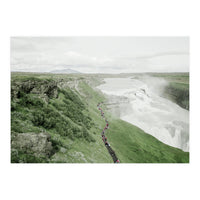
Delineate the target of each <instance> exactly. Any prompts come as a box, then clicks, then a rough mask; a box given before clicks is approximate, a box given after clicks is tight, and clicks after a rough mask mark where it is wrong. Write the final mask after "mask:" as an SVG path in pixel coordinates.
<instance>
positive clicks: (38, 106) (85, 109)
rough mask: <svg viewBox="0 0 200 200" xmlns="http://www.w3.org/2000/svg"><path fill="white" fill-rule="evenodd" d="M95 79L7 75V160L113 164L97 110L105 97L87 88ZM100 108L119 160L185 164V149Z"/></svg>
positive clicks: (81, 76) (69, 76)
mask: <svg viewBox="0 0 200 200" xmlns="http://www.w3.org/2000/svg"><path fill="white" fill-rule="evenodd" d="M99 83H100V79H98V78H97V77H96V76H95V75H90V76H89V75H50V74H31V73H30V74H29V73H28V74H25V73H12V76H11V162H12V163H18V162H22V163H37V162H39V163H41V162H44V163H113V161H112V158H111V157H110V155H109V153H108V151H107V149H106V148H105V145H104V144H103V142H102V139H101V134H100V133H101V131H102V129H103V128H104V126H105V121H104V120H103V119H102V118H101V115H100V113H99V111H98V109H97V103H98V102H101V101H106V99H105V97H104V96H103V95H102V94H101V93H100V92H99V91H97V90H95V89H93V88H92V87H91V86H90V85H91V84H92V85H98V84H99ZM103 109H104V111H105V114H106V116H107V119H108V121H109V127H110V128H109V129H108V131H107V132H106V135H107V137H108V141H109V143H110V144H111V146H112V148H113V149H114V151H115V152H116V154H117V156H118V158H119V159H120V161H121V163H147V162H148V163H174V162H189V153H187V152H183V151H182V150H179V149H176V148H173V147H170V146H168V145H165V144H163V143H162V142H160V141H158V140H157V139H156V138H154V137H153V136H150V135H149V134H146V133H145V132H143V131H142V130H141V129H139V128H137V127H135V126H133V125H131V124H129V123H126V122H124V121H122V120H119V119H115V118H114V117H112V116H111V114H109V113H108V112H107V109H106V106H104V105H103Z"/></svg>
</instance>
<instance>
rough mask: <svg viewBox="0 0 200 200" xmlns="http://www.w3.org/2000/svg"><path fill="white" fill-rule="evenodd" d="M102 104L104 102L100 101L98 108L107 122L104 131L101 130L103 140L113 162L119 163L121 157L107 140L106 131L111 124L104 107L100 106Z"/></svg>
mask: <svg viewBox="0 0 200 200" xmlns="http://www.w3.org/2000/svg"><path fill="white" fill-rule="evenodd" d="M101 104H102V103H98V104H97V108H98V110H99V111H100V112H101V116H102V118H103V119H104V120H105V122H106V126H105V127H104V129H103V131H102V132H101V136H102V140H103V142H104V144H105V146H106V148H107V150H108V152H109V154H110V156H111V157H112V159H113V162H114V163H119V159H118V158H117V156H116V154H115V152H114V150H113V149H112V148H111V146H110V144H109V143H108V141H107V137H106V136H105V132H106V130H107V129H108V128H109V124H108V120H107V119H106V118H105V116H104V112H103V110H102V108H101V107H100V106H101Z"/></svg>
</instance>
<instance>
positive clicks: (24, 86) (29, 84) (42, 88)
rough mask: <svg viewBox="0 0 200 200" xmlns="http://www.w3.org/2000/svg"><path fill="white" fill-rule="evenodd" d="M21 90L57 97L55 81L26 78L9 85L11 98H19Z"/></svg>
mask: <svg viewBox="0 0 200 200" xmlns="http://www.w3.org/2000/svg"><path fill="white" fill-rule="evenodd" d="M21 92H24V93H26V94H29V93H32V94H38V95H40V96H46V97H48V98H57V97H58V86H57V83H56V82H55V81H48V80H27V81H19V82H17V81H16V82H14V83H12V85H11V96H12V98H20V94H21Z"/></svg>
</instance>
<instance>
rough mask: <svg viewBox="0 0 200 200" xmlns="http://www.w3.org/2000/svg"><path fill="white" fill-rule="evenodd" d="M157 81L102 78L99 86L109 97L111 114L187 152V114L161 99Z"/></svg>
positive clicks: (185, 111)
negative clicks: (102, 81) (102, 82)
mask: <svg viewBox="0 0 200 200" xmlns="http://www.w3.org/2000/svg"><path fill="white" fill-rule="evenodd" d="M164 84H165V81H164V80H161V79H158V78H152V77H151V78H146V79H138V78H105V79H104V84H102V85H100V86H98V87H97V88H98V89H100V90H101V91H102V92H103V93H104V94H107V95H108V97H109V103H108V105H110V108H111V111H112V112H113V113H115V114H117V115H118V116H119V117H120V119H122V120H124V121H127V122H129V123H131V124H133V125H135V126H137V127H139V128H141V129H142V130H144V131H145V132H146V133H148V134H151V135H153V136H154V137H156V138H157V139H158V140H160V141H162V142H163V143H165V144H168V145H170V146H173V147H177V148H179V149H182V150H183V151H189V112H188V111H187V110H185V109H183V108H181V107H180V106H178V105H177V104H175V103H173V102H171V101H169V100H167V99H165V98H163V97H161V95H160V94H161V93H160V92H161V89H163V88H164Z"/></svg>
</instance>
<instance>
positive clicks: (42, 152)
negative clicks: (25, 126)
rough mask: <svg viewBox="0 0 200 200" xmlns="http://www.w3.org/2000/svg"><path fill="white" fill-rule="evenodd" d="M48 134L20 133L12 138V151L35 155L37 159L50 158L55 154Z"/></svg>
mask: <svg viewBox="0 0 200 200" xmlns="http://www.w3.org/2000/svg"><path fill="white" fill-rule="evenodd" d="M50 138H51V137H50V135H49V134H48V133H19V134H16V135H13V136H12V141H11V146H12V149H15V150H17V151H22V152H24V153H30V154H33V155H34V156H36V157H46V158H48V157H50V156H51V155H52V153H53V147H52V143H51V141H50Z"/></svg>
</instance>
